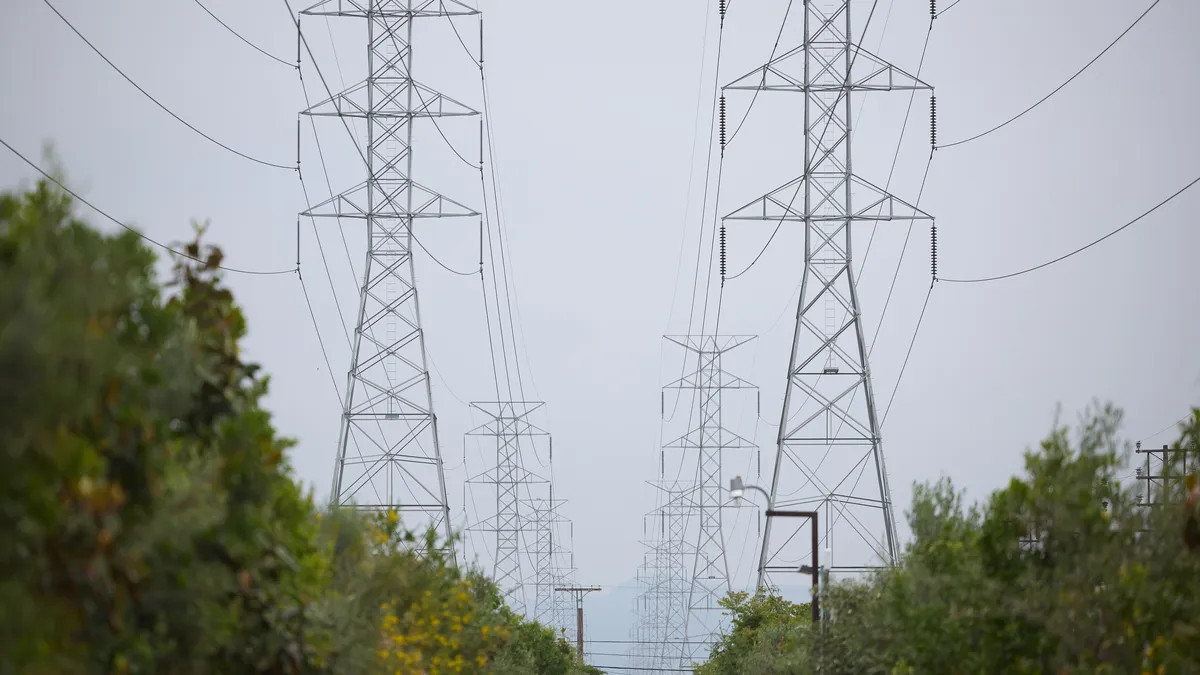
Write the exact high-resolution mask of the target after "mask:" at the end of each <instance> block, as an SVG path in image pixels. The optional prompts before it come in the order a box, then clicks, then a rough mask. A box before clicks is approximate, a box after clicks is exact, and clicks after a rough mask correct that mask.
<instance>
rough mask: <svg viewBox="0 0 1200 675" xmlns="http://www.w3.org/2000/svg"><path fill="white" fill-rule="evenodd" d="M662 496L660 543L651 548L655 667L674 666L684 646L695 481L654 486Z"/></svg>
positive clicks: (658, 518)
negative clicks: (689, 536)
mask: <svg viewBox="0 0 1200 675" xmlns="http://www.w3.org/2000/svg"><path fill="white" fill-rule="evenodd" d="M655 487H656V488H658V489H659V490H660V491H661V492H662V496H661V498H662V506H660V507H659V508H657V509H655V511H654V512H653V514H654V515H655V516H657V518H656V520H658V523H657V526H658V532H659V537H660V539H659V541H658V542H657V545H656V546H655V548H654V554H655V557H656V560H655V563H654V567H655V569H656V570H657V573H658V578H657V583H656V584H655V585H654V596H653V599H652V603H653V605H654V606H655V607H656V610H657V613H656V615H655V621H654V633H655V635H656V636H657V637H656V638H655V642H656V643H657V644H656V645H655V652H654V654H653V660H654V662H655V665H656V667H659V668H664V667H668V665H670V666H671V667H674V665H673V664H677V663H678V662H679V659H680V658H681V655H682V653H683V649H684V648H685V645H686V643H687V619H688V598H689V596H690V594H691V577H692V573H691V571H690V566H689V565H688V562H689V561H690V560H691V559H692V556H693V554H694V553H695V550H696V548H695V544H692V543H690V542H689V540H688V537H687V531H688V527H687V525H688V516H689V515H691V514H692V513H693V511H694V509H695V507H696V506H697V502H696V493H697V487H696V483H695V482H694V481H671V482H670V483H668V482H667V481H665V480H663V481H660V482H658V483H656V484H655Z"/></svg>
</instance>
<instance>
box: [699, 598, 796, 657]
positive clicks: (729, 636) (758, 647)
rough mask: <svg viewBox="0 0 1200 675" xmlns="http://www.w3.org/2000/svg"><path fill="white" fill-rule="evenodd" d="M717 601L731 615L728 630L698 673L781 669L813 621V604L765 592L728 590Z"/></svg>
mask: <svg viewBox="0 0 1200 675" xmlns="http://www.w3.org/2000/svg"><path fill="white" fill-rule="evenodd" d="M720 605H721V606H722V607H724V608H725V609H726V610H728V611H729V613H730V615H731V620H730V626H729V631H728V632H727V633H726V634H725V635H723V636H721V639H720V640H719V641H718V642H717V644H715V645H714V646H713V649H712V652H711V655H710V657H709V660H708V662H707V663H705V664H704V665H702V666H700V667H699V668H697V669H696V672H697V673H698V674H699V675H723V674H725V673H764V674H766V673H784V672H790V671H789V670H787V666H788V665H789V663H790V661H791V659H790V658H787V657H788V656H789V655H794V652H795V651H796V650H797V649H798V648H799V646H800V644H801V642H802V638H803V637H804V636H805V635H806V634H807V627H808V626H809V624H811V622H812V606H811V605H809V604H808V603H804V604H795V603H792V602H788V601H787V600H784V599H783V598H781V597H779V596H775V595H770V594H766V593H759V594H754V595H750V594H749V593H743V592H731V593H730V594H729V595H727V596H726V597H724V598H722V599H721V601H720Z"/></svg>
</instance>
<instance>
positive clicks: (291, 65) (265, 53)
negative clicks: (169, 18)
mask: <svg viewBox="0 0 1200 675" xmlns="http://www.w3.org/2000/svg"><path fill="white" fill-rule="evenodd" d="M192 1H193V2H195V3H196V4H197V5H199V7H200V9H202V10H204V13H205V14H207V15H209V16H211V17H212V18H213V20H214V21H216V22H217V23H219V24H221V25H222V26H223V27H224V28H225V30H227V31H229V32H230V33H232V34H233V36H234V37H236V38H237V39H239V40H241V41H242V42H245V43H246V44H247V45H249V46H250V47H251V48H252V49H254V50H255V51H257V52H258V53H259V54H262V55H263V56H265V57H267V58H269V59H272V60H275V61H278V62H279V63H282V64H283V65H285V66H287V67H288V68H297V69H298V68H300V64H298V63H289V62H287V61H284V60H283V59H281V58H279V57H278V56H275V55H274V54H272V53H270V52H268V51H266V50H265V49H263V48H262V47H259V46H258V45H256V44H254V43H253V42H251V41H249V40H247V39H246V38H245V37H243V36H242V34H241V33H239V32H237V31H236V30H234V29H233V28H232V27H231V26H230V25H229V24H227V23H225V22H224V21H222V20H221V17H219V16H217V15H216V14H213V12H212V10H211V9H209V8H207V7H205V6H204V3H202V2H200V0H192Z"/></svg>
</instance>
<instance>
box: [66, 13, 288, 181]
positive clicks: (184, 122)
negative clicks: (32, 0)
mask: <svg viewBox="0 0 1200 675" xmlns="http://www.w3.org/2000/svg"><path fill="white" fill-rule="evenodd" d="M42 2H44V3H45V4H46V6H47V7H49V8H50V10H51V11H52V12H54V13H55V14H56V15H57V16H58V18H59V19H61V20H62V22H63V23H65V24H66V25H67V27H68V28H70V29H71V31H72V32H74V33H75V35H77V36H79V39H80V40H83V42H84V44H86V45H87V46H88V47H91V49H92V51H93V52H95V53H96V55H97V56H99V57H100V58H101V59H103V60H104V62H105V63H107V64H108V65H109V67H111V68H112V69H113V70H115V71H117V74H118V75H120V76H121V77H123V78H125V81H126V82H128V83H129V84H132V85H133V87H134V88H135V89H137V90H138V91H139V92H141V93H142V95H143V96H145V97H146V98H148V99H150V100H151V101H153V102H154V104H155V105H157V106H158V107H159V108H162V110H163V111H164V112H166V113H167V114H168V115H170V116H171V117H174V118H175V119H176V120H177V121H178V122H179V123H180V124H182V125H184V126H185V127H187V128H188V129H191V130H192V131H194V132H196V133H197V134H199V135H200V136H202V137H204V138H205V139H206V140H208V141H209V142H210V143H213V144H214V145H216V146H218V147H221V148H224V149H225V150H228V151H229V152H232V153H233V154H235V155H237V156H238V157H242V158H243V159H248V160H250V161H251V162H254V163H256V164H262V165H263V166H269V167H272V168H275V169H288V170H291V171H295V170H296V166H295V165H294V164H277V163H275V162H268V161H266V160H264V159H259V158H257V157H253V156H251V155H247V154H246V153H244V152H240V151H238V150H235V149H233V148H231V147H229V146H228V145H225V144H224V143H222V142H221V141H218V140H217V139H215V138H213V137H212V136H209V135H208V134H206V133H204V132H203V131H200V130H199V129H197V128H196V127H195V126H193V125H192V124H191V123H190V122H188V121H187V120H185V119H183V118H182V117H180V116H179V115H177V114H175V113H174V112H173V111H172V110H171V109H170V108H168V107H167V106H165V105H163V104H162V103H161V102H160V101H159V100H158V99H156V98H154V96H152V95H151V94H150V92H148V91H146V90H145V89H143V88H142V87H141V85H139V84H138V83H137V82H134V81H133V79H132V78H130V77H129V76H128V75H126V74H125V72H124V71H123V70H121V69H120V68H118V67H117V65H116V64H115V63H113V62H112V61H111V60H109V58H108V57H107V56H105V55H104V53H103V52H101V51H100V50H99V49H97V48H96V45H94V44H92V42H91V41H90V40H88V39H87V37H85V36H84V34H83V33H81V32H79V29H77V28H76V27H75V26H74V24H72V23H71V22H70V21H69V20H67V17H65V16H63V14H62V12H60V11H58V9H57V8H56V7H55V6H54V5H52V4H51V3H50V0H42Z"/></svg>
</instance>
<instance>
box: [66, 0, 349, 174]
mask: <svg viewBox="0 0 1200 675" xmlns="http://www.w3.org/2000/svg"><path fill="white" fill-rule="evenodd" d="M43 1H45V0H43ZM283 4H284V6H285V7H287V10H288V15H289V16H290V17H291V19H292V23H293V24H294V25H295V26H296V32H297V33H298V34H299V35H300V43H301V44H302V45H304V51H305V52H306V53H307V54H308V61H309V63H311V64H312V67H313V70H315V71H317V77H318V78H319V79H320V80H321V86H322V87H323V88H324V89H325V94H326V95H327V96H329V99H328V100H331V101H332V100H333V99H334V98H335V96H334V94H333V89H331V88H330V87H329V82H328V81H326V80H325V73H323V72H321V66H320V64H318V63H317V58H316V57H315V56H314V55H313V51H312V47H310V46H309V45H308V36H306V35H305V34H304V31H302V30H300V18H299V15H298V14H296V13H295V12H293V11H292V3H291V1H290V0H283ZM339 75H340V71H339ZM300 78H301V79H303V78H304V71H303V70H301V71H300ZM309 108H310V109H311V108H312V106H311V105H310V106H309ZM338 119H340V120H341V121H342V127H343V128H345V130H346V135H348V136H349V137H350V144H351V145H353V146H354V149H355V151H357V152H358V156H359V158H360V159H362V163H363V166H367V155H366V153H364V152H363V149H362V148H361V147H360V146H359V142H358V137H357V136H355V135H354V132H353V131H352V130H351V129H350V124H349V123H348V122H347V121H346V117H345V116H344V115H338Z"/></svg>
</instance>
